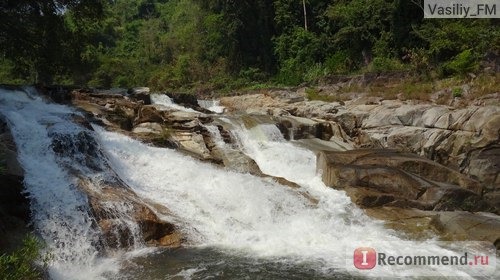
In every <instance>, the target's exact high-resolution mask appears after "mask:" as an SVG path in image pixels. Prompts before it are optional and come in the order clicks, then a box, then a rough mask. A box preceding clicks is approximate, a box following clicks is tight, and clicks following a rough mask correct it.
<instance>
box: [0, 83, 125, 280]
mask: <svg viewBox="0 0 500 280" xmlns="http://www.w3.org/2000/svg"><path fill="white" fill-rule="evenodd" d="M0 112H1V114H2V115H3V116H4V117H5V118H6V120H7V123H8V125H9V127H10V130H11V133H12V136H13V138H14V141H15V142H16V146H17V150H18V160H19V162H20V164H21V165H22V167H23V169H24V185H25V188H26V192H27V193H28V194H29V197H30V200H31V211H32V217H31V218H32V222H33V225H34V227H35V229H36V232H37V233H38V234H39V235H40V236H41V237H42V238H43V240H44V242H45V243H46V247H47V248H46V251H47V252H48V253H49V254H50V258H49V262H48V271H49V275H50V276H51V278H53V279H100V278H101V277H103V275H104V274H106V273H116V272H117V271H118V269H119V266H118V264H117V263H116V262H115V261H114V260H112V259H108V258H101V257H99V255H100V252H99V250H98V249H97V244H98V243H99V235H100V232H99V231H98V230H96V229H95V227H94V226H93V218H92V217H91V215H90V214H89V211H88V202H87V198H86V196H85V195H83V194H82V193H81V192H80V191H79V190H78V189H77V178H75V177H73V176H72V175H71V174H69V172H68V170H67V169H66V168H63V167H62V163H61V161H60V160H58V157H57V156H56V154H55V153H54V151H53V148H52V137H51V135H56V134H58V133H64V134H66V135H72V134H73V135H74V134H77V133H79V132H80V131H81V128H79V127H78V126H77V125H75V124H74V123H72V122H71V121H70V120H71V117H72V116H74V115H77V112H76V111H75V110H73V109H71V108H69V107H67V106H63V105H57V104H51V103H47V102H46V101H45V100H43V99H42V98H41V97H39V96H37V94H36V92H34V90H31V89H26V92H23V91H9V90H4V89H0ZM72 164H73V165H74V166H75V167H77V168H78V167H79V166H78V165H77V164H75V163H72Z"/></svg>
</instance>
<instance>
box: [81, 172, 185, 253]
mask: <svg viewBox="0 0 500 280" xmlns="http://www.w3.org/2000/svg"><path fill="white" fill-rule="evenodd" d="M104 184H105V186H104V187H100V188H99V189H96V187H95V186H93V185H92V183H91V182H89V181H85V180H82V181H80V184H79V186H80V188H81V189H82V190H83V191H84V192H85V193H86V194H87V197H88V200H89V206H90V209H91V212H92V214H93V216H94V217H95V219H96V222H97V225H98V226H99V227H100V229H101V231H102V233H103V237H104V240H103V242H104V244H105V245H106V247H107V248H110V249H117V248H127V247H130V246H133V245H134V244H137V243H145V244H148V245H154V246H174V247H177V246H180V244H181V243H182V235H181V234H180V233H179V232H178V231H177V229H176V227H175V226H174V225H173V224H172V223H169V222H167V221H163V220H160V219H159V218H158V216H157V214H156V213H155V211H153V209H152V208H151V207H150V206H148V205H146V204H145V203H144V202H143V201H141V200H140V199H139V198H138V197H137V196H136V195H135V193H133V192H132V191H130V190H128V189H127V188H125V187H124V186H120V185H119V184H118V183H112V182H108V183H104ZM113 184H116V185H113ZM106 185H107V186H106ZM115 209H120V212H121V213H118V212H116V211H115ZM163 214H166V213H163Z"/></svg>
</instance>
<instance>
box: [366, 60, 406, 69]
mask: <svg viewBox="0 0 500 280" xmlns="http://www.w3.org/2000/svg"><path fill="white" fill-rule="evenodd" d="M403 69H404V66H403V64H402V63H401V62H399V61H398V60H397V59H394V58H387V57H375V58H374V59H373V61H372V62H371V63H370V65H368V68H367V70H368V72H375V73H380V72H388V71H398V70H403Z"/></svg>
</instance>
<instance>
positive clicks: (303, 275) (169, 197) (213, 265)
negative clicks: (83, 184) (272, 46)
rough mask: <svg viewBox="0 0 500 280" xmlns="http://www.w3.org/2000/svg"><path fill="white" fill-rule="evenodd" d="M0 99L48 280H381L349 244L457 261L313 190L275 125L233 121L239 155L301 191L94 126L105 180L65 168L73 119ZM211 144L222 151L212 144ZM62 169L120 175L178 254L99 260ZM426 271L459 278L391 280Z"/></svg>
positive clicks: (87, 218)
mask: <svg viewBox="0 0 500 280" xmlns="http://www.w3.org/2000/svg"><path fill="white" fill-rule="evenodd" d="M0 91H1V92H0V112H1V113H2V114H3V115H4V116H5V118H6V119H7V121H8V123H9V126H10V128H11V130H12V133H13V136H14V138H15V141H16V145H17V147H18V150H19V160H20V162H21V164H22V166H23V168H24V169H25V172H26V174H25V185H26V190H27V192H28V193H29V194H30V197H31V199H32V211H33V223H34V226H35V229H36V230H37V232H38V233H39V234H40V235H41V236H42V238H43V239H44V240H45V242H46V243H47V247H48V249H47V250H48V251H50V252H51V253H52V254H53V255H54V256H55V257H54V258H53V259H52V260H51V262H50V264H49V273H50V276H51V277H52V278H54V279H100V278H103V279H106V278H107V279H139V278H140V279H215V278H216V279H311V278H315V279H346V278H357V277H362V276H363V275H371V276H384V275H391V274H390V269H393V268H387V269H381V270H378V271H377V272H373V273H372V274H366V273H365V274H361V273H359V272H356V271H351V270H349V269H346V266H347V265H346V261H347V262H349V260H350V261H351V262H352V259H350V257H352V255H350V254H351V252H353V249H354V248H356V247H359V246H375V245H377V246H378V248H381V247H382V248H383V247H384V246H385V245H383V244H386V243H387V244H388V243H390V244H392V245H391V246H392V247H391V246H387V247H385V249H386V250H387V251H391V250H394V249H393V248H394V244H398V242H400V243H399V244H402V245H401V246H399V247H400V248H398V252H399V253H407V254H412V253H413V254H414V253H418V252H421V253H422V254H423V253H425V254H433V253H434V254H447V255H455V254H457V253H455V252H453V251H450V250H449V249H445V248H442V247H440V246H438V244H437V243H436V241H434V240H427V241H423V242H416V241H415V242H412V241H404V240H403V239H402V238H401V237H400V236H398V235H397V234H396V233H395V232H393V231H391V230H388V229H386V228H384V226H383V223H382V222H379V221H374V220H373V219H371V218H368V217H367V216H366V215H365V214H364V213H363V212H362V210H360V209H358V208H357V207H356V206H355V205H353V204H352V203H351V201H350V199H349V197H348V196H347V195H346V194H345V193H344V192H342V191H338V190H334V189H332V188H328V187H326V186H325V185H324V184H323V182H322V180H321V178H320V176H319V174H317V172H316V156H315V154H314V153H313V152H311V151H309V150H307V149H305V148H302V147H300V146H299V145H295V144H294V143H293V142H287V141H285V140H284V139H283V137H282V136H281V133H280V132H279V130H278V129H277V128H276V127H275V126H274V125H271V124H259V125H256V126H254V127H253V128H246V127H244V126H243V125H240V124H239V123H238V122H232V125H233V126H234V127H237V129H235V130H234V131H233V134H234V135H236V136H237V139H238V142H239V145H240V147H241V148H242V150H243V152H244V153H246V154H247V155H248V156H250V157H251V158H253V159H254V160H255V161H256V162H257V164H258V165H259V167H260V168H261V170H262V171H263V172H264V173H266V174H268V175H273V176H279V177H284V178H286V179H288V180H289V181H292V182H295V183H297V184H298V185H300V189H293V188H290V187H287V186H284V185H281V184H278V183H276V182H275V181H274V180H273V179H270V178H261V177H256V176H253V175H250V174H245V173H238V172H234V171H229V170H226V169H224V168H222V167H219V166H215V165H213V164H210V163H206V162H200V161H198V160H195V159H193V158H191V157H189V156H186V155H183V154H181V153H180V152H178V151H175V150H170V149H163V148H156V147H152V146H148V145H146V144H143V143H141V142H139V141H137V140H133V139H131V138H129V137H127V136H125V135H121V134H118V133H114V132H109V131H106V130H105V129H103V128H101V127H98V126H94V130H95V132H93V131H90V130H89V131H87V132H88V133H90V134H89V135H91V136H92V137H93V138H95V141H96V142H97V143H98V146H99V148H100V150H102V154H103V157H104V158H105V159H103V161H105V162H103V163H102V164H103V166H102V169H105V168H109V167H110V168H111V169H112V170H113V172H111V173H109V172H104V171H102V172H101V171H99V172H98V171H96V170H87V169H86V168H85V166H83V167H82V165H81V164H77V163H74V164H71V163H70V164H68V162H67V160H68V159H67V158H64V157H62V156H61V155H58V154H56V153H54V151H53V146H52V145H53V144H52V143H53V137H54V135H56V134H57V133H56V132H61V133H63V134H64V135H76V134H79V133H80V132H81V131H82V128H81V127H79V126H76V125H75V124H74V123H73V121H72V118H71V117H72V116H74V115H78V113H77V112H76V111H75V110H73V109H71V108H69V107H67V106H63V105H56V104H51V103H47V102H46V101H44V100H43V99H42V98H40V97H38V96H36V95H29V94H26V93H25V92H19V91H18V92H16V91H7V90H0ZM160 102H161V101H158V99H157V100H156V103H160ZM170 102H171V101H170ZM165 104H170V103H168V102H167V103H165ZM173 105H175V104H173ZM169 106H170V107H171V108H174V107H172V106H171V105H169ZM224 120H226V121H229V120H228V119H225V118H224ZM210 131H211V133H213V134H216V133H218V130H217V129H210ZM214 139H216V144H217V145H218V146H219V148H221V149H224V148H225V147H224V145H226V144H225V143H224V142H223V141H222V138H221V137H220V136H217V135H214ZM217 139H218V140H217ZM87 152H88V151H87ZM99 164H101V163H99ZM87 165H88V164H87ZM108 165H109V166H108ZM68 166H73V169H75V168H76V169H77V170H79V172H80V173H82V172H84V173H88V174H87V175H86V176H88V177H89V178H92V179H93V180H92V182H94V183H95V184H98V182H99V180H102V178H101V177H102V176H107V175H106V174H108V173H109V174H113V176H118V177H119V179H120V180H122V181H124V182H125V183H126V184H127V185H128V186H129V187H130V188H132V190H133V191H134V192H135V193H136V194H137V195H139V196H140V197H142V198H145V199H147V200H148V201H153V202H155V203H157V204H160V205H164V206H166V207H167V208H168V209H169V211H170V212H171V216H170V217H168V218H169V219H170V220H172V219H175V221H177V226H178V227H179V228H180V230H181V232H182V233H183V234H184V235H185V236H186V237H187V243H186V246H184V247H183V248H181V249H169V250H147V249H146V248H145V247H144V246H143V245H141V246H136V247H135V249H134V250H133V251H129V252H125V251H122V252H117V253H115V254H114V255H113V256H107V257H106V256H102V255H101V254H100V252H99V246H98V243H99V242H98V241H99V234H100V233H99V231H98V230H97V229H96V228H95V227H94V226H93V217H92V216H91V215H90V214H89V209H88V202H87V199H86V197H85V195H84V194H82V193H81V192H80V191H79V190H78V189H77V188H76V187H75V186H76V180H77V178H76V177H75V176H74V173H72V172H69V171H68V170H69V169H68ZM97 170H100V169H99V168H98V169H97ZM110 176H111V175H110ZM304 193H306V194H307V196H304V195H303V194H304ZM311 198H312V199H311ZM117 211H120V209H117ZM165 218H167V217H165ZM408 242H410V243H408ZM403 244H405V245H403ZM407 244H410V245H411V246H407ZM391 248H392V249H391ZM435 269H436V270H437V269H439V271H440V273H443V275H447V274H449V273H452V272H453V273H455V274H454V275H457V274H456V271H454V268H453V267H450V268H446V267H444V268H443V267H440V268H425V269H423V268H412V269H406V270H405V271H404V272H401V271H400V274H399V275H401V273H402V275H407V276H416V277H418V276H425V275H428V271H429V270H431V271H432V270H435ZM387 273H389V274H387ZM459 275H463V276H468V274H466V273H465V272H464V273H461V274H460V273H459Z"/></svg>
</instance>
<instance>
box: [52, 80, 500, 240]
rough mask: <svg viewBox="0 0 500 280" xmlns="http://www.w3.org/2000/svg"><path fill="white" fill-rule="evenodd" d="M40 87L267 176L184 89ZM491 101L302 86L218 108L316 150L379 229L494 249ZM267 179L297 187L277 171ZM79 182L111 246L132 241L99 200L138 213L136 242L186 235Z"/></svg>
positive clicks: (114, 126)
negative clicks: (312, 90) (164, 95)
mask: <svg viewBox="0 0 500 280" xmlns="http://www.w3.org/2000/svg"><path fill="white" fill-rule="evenodd" d="M45 94H46V95H47V96H48V97H50V98H51V99H52V100H54V101H56V102H60V103H66V104H70V105H72V106H75V107H77V108H79V109H80V110H81V111H82V112H83V113H84V115H85V117H83V118H82V117H80V116H75V117H74V121H75V122H77V123H80V124H81V125H82V126H83V127H87V128H88V129H92V127H91V123H97V124H100V125H102V126H104V127H106V129H108V130H113V131H118V132H120V133H123V134H126V135H129V136H131V137H133V138H136V139H139V140H141V141H143V142H146V143H150V144H151V145H155V146H159V147H166V148H172V149H178V150H179V151H181V152H184V153H185V154H187V155H189V156H192V157H194V158H196V159H198V160H203V161H208V162H211V163H213V164H216V165H218V166H220V167H221V168H227V169H230V170H234V171H237V172H245V173H246V172H248V173H251V174H254V175H257V176H265V177H271V176H269V175H266V174H264V173H263V172H262V171H261V170H260V169H259V166H258V165H257V164H256V163H255V161H254V160H253V159H251V158H250V157H248V156H247V155H245V153H243V152H242V151H241V149H239V148H237V147H236V146H237V142H238V141H237V137H236V136H235V135H234V134H233V133H232V129H233V127H231V125H229V124H228V123H227V122H222V121H220V117H221V116H220V115H219V114H215V113H213V112H210V111H209V110H206V109H204V108H201V107H200V106H199V104H198V102H197V100H196V98H194V96H192V95H186V94H170V98H171V99H173V100H174V101H175V102H176V103H177V104H178V105H182V106H184V109H182V110H181V109H179V108H177V107H173V108H172V107H171V108H166V107H165V106H162V105H158V104H152V102H151V96H150V92H149V89H148V88H136V89H131V90H105V91H96V90H71V91H68V90H64V89H62V90H57V89H53V88H52V89H50V88H49V89H45ZM497 98H498V93H497V95H491V96H490V97H489V98H488V97H487V98H483V99H481V100H476V101H474V102H471V103H470V104H469V106H466V107H463V104H461V105H460V106H457V107H454V106H448V105H438V104H435V103H431V102H421V101H414V100H405V101H402V100H398V99H394V100H384V99H382V98H376V97H368V96H363V95H361V96H357V97H356V96H353V97H352V99H351V100H349V101H339V102H324V101H311V100H307V94H306V93H305V91H304V89H299V90H296V91H290V90H271V91H263V92H260V93H254V94H247V95H242V96H233V97H224V98H221V105H223V106H224V107H226V113H225V114H224V117H231V118H232V117H234V118H237V119H238V120H240V121H241V123H242V125H244V126H245V127H247V128H251V127H253V126H256V125H257V124H259V123H267V124H274V125H276V127H277V128H279V130H280V131H281V133H282V134H283V137H284V138H285V139H287V140H294V141H295V143H297V144H299V145H303V146H305V147H307V148H309V149H312V150H313V151H316V152H317V154H318V158H317V168H318V171H319V172H321V174H322V178H323V181H324V182H325V184H326V185H327V186H330V187H333V188H337V189H342V190H344V191H346V193H347V194H348V195H349V196H350V197H351V200H352V201H353V202H354V203H355V204H357V205H358V206H360V207H361V208H364V209H366V210H365V211H366V213H367V214H369V215H371V216H373V217H375V218H378V219H383V220H385V221H386V224H387V226H389V227H392V228H394V229H397V230H401V231H404V232H406V233H408V234H409V236H410V237H411V238H421V237H428V236H430V235H433V234H438V235H440V236H441V237H442V238H443V239H452V240H464V239H474V240H488V241H490V242H492V243H495V244H496V245H497V246H500V245H499V240H500V235H499V234H498V232H500V217H499V216H498V214H499V213H500V176H499V173H500V160H499V159H500V130H499V128H500V105H499V104H498V102H497ZM457 104H458V103H457ZM214 129H215V130H216V132H217V134H218V135H220V137H221V140H222V141H223V142H224V143H226V144H227V145H228V147H233V148H228V149H227V150H222V149H221V148H220V147H219V146H218V145H216V141H217V139H214V133H213V131H211V130H214ZM271 179H273V180H276V181H278V182H279V183H281V184H283V185H285V186H287V187H292V188H295V189H300V186H299V185H297V184H295V183H293V182H289V181H287V180H286V179H284V178H276V177H272V178H271ZM85 185H86V184H85V182H82V190H83V191H85V192H86V193H87V194H88V196H89V200H90V204H91V207H92V209H93V211H94V215H95V216H96V217H97V218H98V219H97V220H98V224H99V226H100V227H101V229H102V230H103V231H104V232H105V233H109V234H107V235H108V237H107V240H108V242H109V243H110V244H114V246H115V247H120V246H127V245H130V244H128V243H127V242H128V241H127V240H129V237H128V236H129V234H130V233H127V231H126V230H123V231H120V230H119V231H118V233H117V231H116V230H115V231H112V232H111V230H110V229H111V228H115V227H116V225H113V223H112V222H113V217H109V216H106V215H104V214H102V213H105V212H103V211H102V205H103V204H105V203H103V201H104V202H106V201H110V202H113V201H116V200H120V201H121V200H126V201H129V202H130V203H131V204H132V205H133V208H134V209H135V210H133V211H132V212H134V214H133V215H132V216H133V218H134V219H135V221H136V222H137V223H138V224H141V225H142V224H143V225H145V226H141V227H142V228H143V235H144V236H147V238H146V237H145V238H146V239H145V240H144V241H145V242H147V243H149V244H151V245H162V246H179V245H180V244H182V242H184V239H183V237H182V234H180V233H179V232H177V231H176V229H175V225H173V224H171V223H166V222H162V221H160V220H159V219H158V218H157V216H156V215H157V214H156V213H161V212H162V211H164V212H165V213H168V209H166V208H162V209H159V208H155V207H157V206H154V205H153V206H152V205H148V204H147V202H143V201H140V200H138V199H137V198H136V197H135V196H134V195H133V194H129V191H127V190H126V189H121V190H120V191H118V192H117V191H116V190H113V189H115V188H112V187H110V188H106V190H107V191H106V192H104V193H100V194H99V195H96V193H95V192H93V191H92V189H91V188H85ZM304 195H305V196H307V193H304ZM311 201H313V202H314V199H312V198H311ZM144 203H145V204H144ZM141 213H142V214H141ZM118 228H119V227H118Z"/></svg>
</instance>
